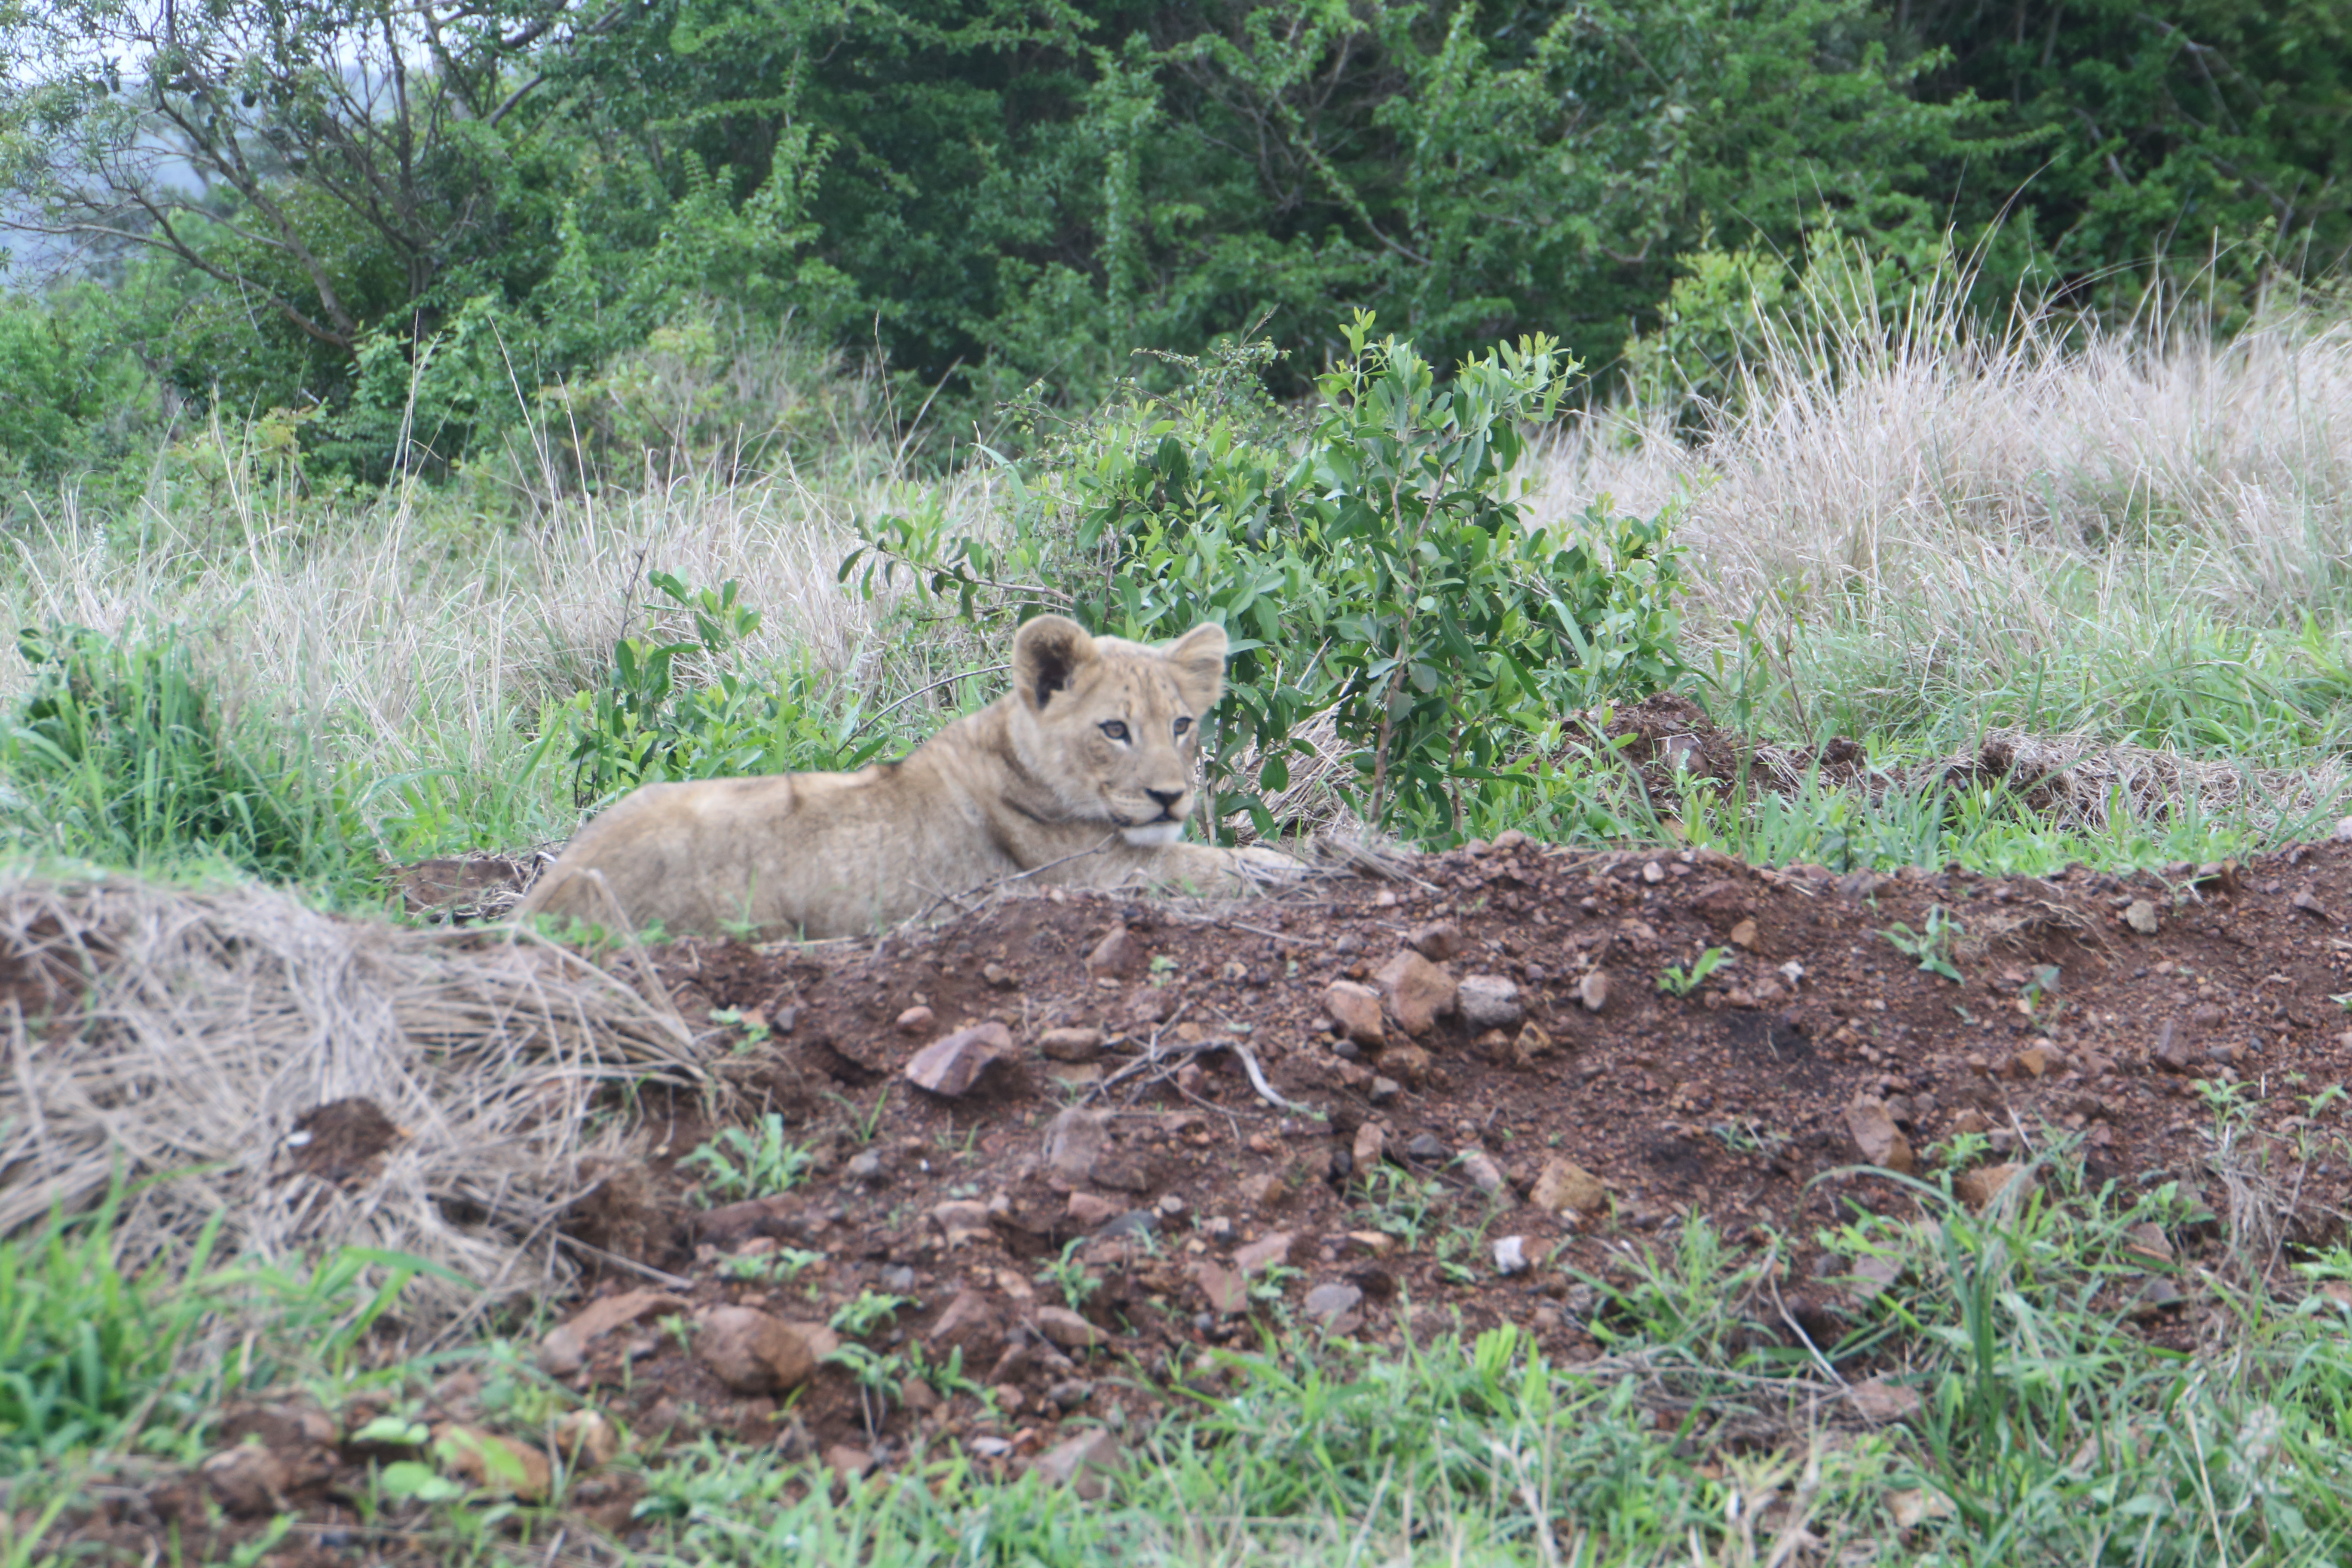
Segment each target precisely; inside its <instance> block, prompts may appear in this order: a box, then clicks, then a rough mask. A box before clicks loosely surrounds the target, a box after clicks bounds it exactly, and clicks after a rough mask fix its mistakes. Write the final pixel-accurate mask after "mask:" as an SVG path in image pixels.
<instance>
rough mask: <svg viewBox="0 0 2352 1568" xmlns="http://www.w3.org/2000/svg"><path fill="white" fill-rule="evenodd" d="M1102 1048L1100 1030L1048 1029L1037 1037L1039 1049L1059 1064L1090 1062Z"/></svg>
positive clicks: (1098, 1054)
mask: <svg viewBox="0 0 2352 1568" xmlns="http://www.w3.org/2000/svg"><path fill="white" fill-rule="evenodd" d="M1102 1048H1103V1032H1102V1031H1101V1030H1100V1029H1048V1030H1046V1031H1045V1033H1044V1034H1042V1035H1040V1036H1038V1037H1037V1049H1038V1050H1039V1051H1040V1052H1042V1053H1043V1054H1044V1055H1045V1056H1047V1057H1049V1058H1052V1059H1053V1060H1055V1061H1057V1062H1090V1061H1092V1060H1094V1059H1095V1058H1097V1057H1098V1056H1100V1055H1102Z"/></svg>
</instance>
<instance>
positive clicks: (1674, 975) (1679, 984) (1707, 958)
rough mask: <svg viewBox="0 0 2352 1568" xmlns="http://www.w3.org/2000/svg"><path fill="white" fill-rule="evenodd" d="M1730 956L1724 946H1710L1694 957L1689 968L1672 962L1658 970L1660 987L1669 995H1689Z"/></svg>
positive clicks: (1704, 982)
mask: <svg viewBox="0 0 2352 1568" xmlns="http://www.w3.org/2000/svg"><path fill="white" fill-rule="evenodd" d="M1729 956H1730V954H1729V953H1728V952H1726V950H1724V949H1722V948H1719V947H1710V948H1708V949H1707V950H1706V952H1702V953H1700V954H1699V955H1698V957H1697V958H1696V959H1694V960H1693V961H1692V962H1691V966H1690V967H1689V968H1688V969H1685V968H1684V967H1683V966H1682V965H1681V964H1679V963H1670V964H1668V965H1666V966H1665V968H1664V969H1662V970H1660V971H1658V989H1659V990H1661V991H1663V992H1664V993H1665V994H1667V995H1669V996H1687V995H1689V994H1691V993H1692V992H1694V991H1696V990H1697V989H1698V988H1699V987H1700V986H1701V985H1702V984H1706V977H1707V976H1708V975H1710V974H1712V973H1715V972H1716V971H1717V969H1720V968H1722V967H1723V961H1724V960H1725V959H1726V958H1727V957H1729Z"/></svg>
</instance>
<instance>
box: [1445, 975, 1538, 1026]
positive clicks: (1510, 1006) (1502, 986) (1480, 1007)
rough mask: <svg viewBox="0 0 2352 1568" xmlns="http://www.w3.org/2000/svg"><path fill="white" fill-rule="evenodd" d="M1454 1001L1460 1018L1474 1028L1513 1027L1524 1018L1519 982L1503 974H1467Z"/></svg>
mask: <svg viewBox="0 0 2352 1568" xmlns="http://www.w3.org/2000/svg"><path fill="white" fill-rule="evenodd" d="M1455 1000H1456V1005H1458V1006H1459V1007H1460V1008H1461V1010H1462V1021H1463V1022H1464V1023H1465V1024H1467V1025H1469V1026H1471V1027H1472V1028H1474V1029H1516V1028H1517V1027H1518V1026H1520V1025H1521V1024H1523V1023H1525V1022H1526V1021H1527V1016H1528V1010H1527V1008H1526V1007H1525V1006H1524V1005H1521V1003H1520V1001H1519V987H1518V984H1517V982H1516V981H1513V980H1511V979H1509V978H1507V977H1506V976H1504V975H1500V974H1473V975H1469V976H1466V977H1465V979H1464V980H1463V982H1462V987H1461V990H1460V992H1459V993H1458V994H1457V995H1456V999H1455Z"/></svg>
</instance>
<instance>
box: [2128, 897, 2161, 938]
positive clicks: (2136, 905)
mask: <svg viewBox="0 0 2352 1568" xmlns="http://www.w3.org/2000/svg"><path fill="white" fill-rule="evenodd" d="M2124 924H2126V925H2127V926H2129V927H2131V928H2132V930H2134V931H2137V932H2139V934H2140V935H2142V936H2154V935H2155V934H2156V927H2157V920H2156V906H2155V905H2154V904H2153V903H2151V902H2149V901H2148V900H2146V899H2134V900H2132V901H2131V905H2130V907H2129V908H2127V909H2126V910H2124Z"/></svg>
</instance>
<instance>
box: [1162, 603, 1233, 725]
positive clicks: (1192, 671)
mask: <svg viewBox="0 0 2352 1568" xmlns="http://www.w3.org/2000/svg"><path fill="white" fill-rule="evenodd" d="M1160 653H1161V654H1163V655H1164V656H1166V658H1167V659H1168V662H1169V663H1170V664H1171V665H1173V666H1174V667H1175V670H1176V687H1177V689H1178V690H1180V691H1181V692H1182V693H1183V695H1184V700H1185V701H1187V702H1189V703H1191V704H1192V711H1194V712H1195V713H1205V712H1207V711H1208V710H1210V709H1212V708H1213V707H1215V706H1216V705H1217V699H1218V698H1220V697H1222V696H1223V695H1224V694H1225V628H1224V627H1223V626H1219V625H1217V624H1216V623H1215V622H1214V621H1202V623H1201V624H1200V625H1199V626H1194V627H1193V628H1192V630H1191V631H1189V632H1186V633H1185V634H1184V635H1183V636H1182V637H1178V638H1177V639H1176V640H1175V641H1174V642H1171V643H1166V644H1163V645H1161V647H1160Z"/></svg>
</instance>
